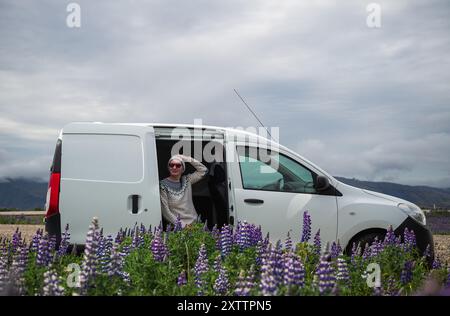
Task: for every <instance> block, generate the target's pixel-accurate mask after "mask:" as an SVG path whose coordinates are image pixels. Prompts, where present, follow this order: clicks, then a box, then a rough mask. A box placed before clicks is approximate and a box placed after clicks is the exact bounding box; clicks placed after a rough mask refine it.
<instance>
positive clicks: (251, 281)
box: [234, 265, 255, 296]
mask: <svg viewBox="0 0 450 316" xmlns="http://www.w3.org/2000/svg"><path fill="white" fill-rule="evenodd" d="M254 286H255V270H254V267H253V265H252V266H251V267H250V271H249V272H248V274H247V276H245V273H244V270H241V272H240V273H239V277H238V280H237V282H236V288H235V290H234V294H235V295H237V296H248V295H250V291H251V290H252V289H253V287H254Z"/></svg>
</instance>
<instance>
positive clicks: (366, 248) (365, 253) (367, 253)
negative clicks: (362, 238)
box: [362, 243, 372, 260]
mask: <svg viewBox="0 0 450 316" xmlns="http://www.w3.org/2000/svg"><path fill="white" fill-rule="evenodd" d="M371 253H372V249H371V248H370V246H369V243H366V244H365V245H364V251H363V254H362V258H363V260H366V259H368V258H370V255H371Z"/></svg>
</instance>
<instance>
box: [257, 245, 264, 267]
mask: <svg viewBox="0 0 450 316" xmlns="http://www.w3.org/2000/svg"><path fill="white" fill-rule="evenodd" d="M265 251H266V249H265V248H264V243H263V241H261V240H260V241H258V244H257V245H256V258H255V262H256V265H257V266H258V267H259V266H261V264H262V260H263V257H264V253H265Z"/></svg>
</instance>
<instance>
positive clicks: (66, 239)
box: [58, 224, 70, 257]
mask: <svg viewBox="0 0 450 316" xmlns="http://www.w3.org/2000/svg"><path fill="white" fill-rule="evenodd" d="M69 244H70V233H69V224H66V227H65V229H64V233H63V234H62V238H61V242H60V243H59V249H58V256H59V257H62V256H64V255H65V254H66V253H67V249H68V248H69Z"/></svg>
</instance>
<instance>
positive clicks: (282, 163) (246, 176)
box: [237, 146, 316, 193]
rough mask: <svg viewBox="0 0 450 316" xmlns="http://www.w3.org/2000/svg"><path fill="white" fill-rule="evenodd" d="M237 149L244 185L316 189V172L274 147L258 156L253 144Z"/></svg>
mask: <svg viewBox="0 0 450 316" xmlns="http://www.w3.org/2000/svg"><path fill="white" fill-rule="evenodd" d="M237 152H238V155H239V167H240V170H241V177H242V186H243V188H244V189H250V190H266V191H279V192H295V193H316V190H315V189H314V178H315V177H316V175H315V174H314V173H313V172H312V171H310V170H309V169H307V168H306V167H304V166H302V165H301V164H299V163H298V162H296V161H295V160H292V159H291V158H289V157H287V156H285V155H283V154H281V153H277V152H274V151H272V152H271V153H266V154H265V157H261V155H260V153H258V151H257V149H256V148H254V147H253V148H251V147H244V146H238V147H237ZM266 155H267V156H266ZM269 157H270V160H269V159H267V158H269Z"/></svg>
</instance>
